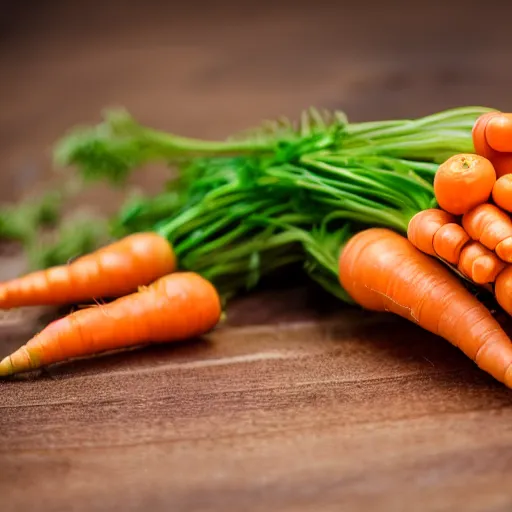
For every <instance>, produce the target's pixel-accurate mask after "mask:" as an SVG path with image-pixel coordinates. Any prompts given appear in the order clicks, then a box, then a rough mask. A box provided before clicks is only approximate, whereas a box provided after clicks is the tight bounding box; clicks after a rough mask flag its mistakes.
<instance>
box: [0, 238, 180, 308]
mask: <svg viewBox="0 0 512 512" xmlns="http://www.w3.org/2000/svg"><path fill="white" fill-rule="evenodd" d="M175 267H176V258H175V255H174V252H173V250H172V247H171V245H170V244H169V242H168V241H167V240H166V239H165V238H163V237H161V236H159V235H157V234H156V233H152V232H148V233H136V234H134V235H129V236H127V237H125V238H123V239H121V240H119V241H116V242H113V243H111V244H109V245H107V246H105V247H102V248H101V249H98V250H97V251H95V252H92V253H90V254H87V255H85V256H82V257H81V258H78V259H76V260H75V261H74V262H72V263H70V264H68V265H59V266H57V267H51V268H48V269H45V270H40V271H36V272H32V273H29V274H27V275H25V276H22V277H19V278H16V279H12V280H10V281H7V282H5V283H2V284H0V308H4V309H9V308H14V307H21V306H36V305H58V304H66V303H73V302H78V301H87V300H91V299H93V298H95V297H119V296H121V295H125V294H127V293H131V292H134V291H135V290H137V287H138V286H142V285H147V284H149V283H151V282H152V281H154V280H155V279H157V278H158V277H161V276H163V275H166V274H169V273H170V272H172V271H174V269H175Z"/></svg>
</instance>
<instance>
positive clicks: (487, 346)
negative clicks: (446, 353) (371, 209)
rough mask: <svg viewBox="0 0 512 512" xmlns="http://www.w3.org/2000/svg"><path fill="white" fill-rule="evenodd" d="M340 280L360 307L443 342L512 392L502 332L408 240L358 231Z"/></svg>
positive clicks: (510, 347)
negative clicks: (411, 325) (409, 323)
mask: <svg viewBox="0 0 512 512" xmlns="http://www.w3.org/2000/svg"><path fill="white" fill-rule="evenodd" d="M339 279H340V283H341V285H342V286H343V287H344V288H345V290H346V291H347V292H348V294H349V295H350V296H351V297H352V298H353V299H354V300H355V301H356V302H357V303H359V304H360V305H361V306H362V307H364V308H366V309H369V310H373V311H389V312H392V313H395V314H397V315H399V316H401V317H403V318H406V319H408V320H410V321H412V322H414V323H415V324H417V325H419V326H420V327H422V328H424V329H426V330H427V331H429V332H431V333H433V334H436V335H439V336H441V337H443V338H445V339H446V340H447V341H449V342H450V343H452V344H453V345H455V346H456V347H458V348H459V349H460V350H461V351H462V352H463V353H464V354H466V355H467V356H468V357H469V358H471V359H472V360H473V361H474V362H476V364H477V365H478V366H479V367H480V368H481V369H483V370H484V371H486V372H488V373H489V374H490V375H492V376H493V377H494V378H496V379H497V380H499V381H500V382H503V383H505V384H506V385H507V386H508V387H512V343H511V341H510V339H509V338H508V337H507V335H506V334H505V332H504V331H503V329H502V328H501V327H500V325H499V324H498V322H497V321H496V320H495V319H494V318H493V316H492V315H491V313H490V311H489V310H488V309H487V308H486V307H485V306H484V305H483V304H482V303H481V302H480V301H479V300H478V299H477V298H476V297H474V296H473V295H472V294H471V293H470V292H469V291H468V290H467V289H466V288H465V287H464V285H463V284H462V283H461V282H460V280H459V279H458V278H457V277H456V276H455V275H454V274H453V273H451V272H450V271H449V270H448V269H447V268H445V267H444V266H443V265H442V263H440V262H437V261H435V260H434V259H432V258H429V257H428V256H427V255H425V254H423V253H421V252H420V251H418V250H417V249H416V248H415V247H414V246H413V245H412V244H411V243H410V242H409V241H408V240H407V239H406V238H404V237H402V236H400V235H399V234H397V233H395V232H393V231H390V230H387V229H384V228H370V229H367V230H365V231H361V232H359V233H358V234H356V235H355V236H354V237H352V238H351V239H350V240H349V241H348V242H347V244H346V246H345V247H344V249H343V250H342V251H341V254H340V258H339Z"/></svg>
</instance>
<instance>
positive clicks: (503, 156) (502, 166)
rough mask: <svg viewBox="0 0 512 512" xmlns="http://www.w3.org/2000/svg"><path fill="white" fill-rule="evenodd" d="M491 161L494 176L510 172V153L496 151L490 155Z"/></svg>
mask: <svg viewBox="0 0 512 512" xmlns="http://www.w3.org/2000/svg"><path fill="white" fill-rule="evenodd" d="M491 162H492V165H493V166H494V170H495V171H496V177H498V178H500V177H501V176H505V175H506V174H510V173H512V154H511V153H497V154H496V155H495V156H493V157H492V160H491Z"/></svg>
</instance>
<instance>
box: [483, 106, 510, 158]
mask: <svg viewBox="0 0 512 512" xmlns="http://www.w3.org/2000/svg"><path fill="white" fill-rule="evenodd" d="M485 138H486V139H487V143H488V144H489V146H490V147H491V148H492V149H494V150H495V151H499V152H500V153H509V152H512V114H501V115H499V116H493V117H492V118H490V119H489V121H488V122H487V126H486V128H485Z"/></svg>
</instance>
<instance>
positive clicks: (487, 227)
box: [462, 203, 512, 251]
mask: <svg viewBox="0 0 512 512" xmlns="http://www.w3.org/2000/svg"><path fill="white" fill-rule="evenodd" d="M462 227H463V228H464V229H465V230H466V233H467V234H468V235H469V236H470V237H471V238H472V239H473V240H477V241H479V242H480V243H481V244H482V245H484V246H485V247H487V248H488V249H490V250H491V251H494V249H495V248H496V246H497V245H498V244H499V243H500V242H502V241H503V240H505V239H506V238H508V237H510V236H512V220H511V219H510V217H509V216H508V215H507V214H506V213H505V212H504V211H503V210H500V209H499V208H498V207H497V206H494V205H493V204H490V203H486V204H481V205H479V206H477V207H476V208H473V209H472V210H470V211H469V212H467V213H466V214H464V215H463V216H462Z"/></svg>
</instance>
